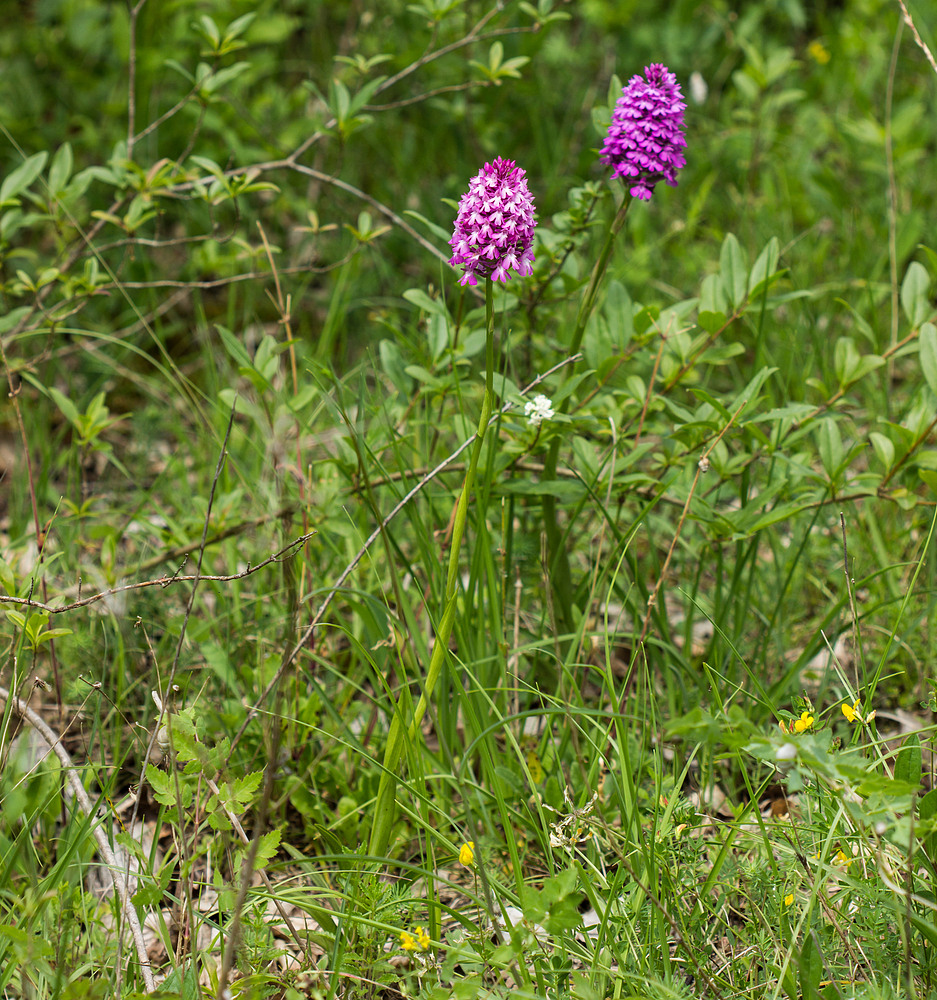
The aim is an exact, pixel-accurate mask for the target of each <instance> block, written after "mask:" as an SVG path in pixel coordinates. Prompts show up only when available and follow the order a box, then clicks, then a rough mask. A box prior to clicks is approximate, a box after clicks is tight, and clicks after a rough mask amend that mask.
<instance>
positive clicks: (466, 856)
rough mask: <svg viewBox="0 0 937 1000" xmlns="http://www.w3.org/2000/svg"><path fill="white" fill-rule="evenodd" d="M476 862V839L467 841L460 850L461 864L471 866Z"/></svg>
mask: <svg viewBox="0 0 937 1000" xmlns="http://www.w3.org/2000/svg"><path fill="white" fill-rule="evenodd" d="M474 863H475V841H474V840H468V841H466V842H465V843H464V844H463V845H462V847H461V849H460V850H459V864H460V865H465V867H466V868H471V867H472V865H473V864H474Z"/></svg>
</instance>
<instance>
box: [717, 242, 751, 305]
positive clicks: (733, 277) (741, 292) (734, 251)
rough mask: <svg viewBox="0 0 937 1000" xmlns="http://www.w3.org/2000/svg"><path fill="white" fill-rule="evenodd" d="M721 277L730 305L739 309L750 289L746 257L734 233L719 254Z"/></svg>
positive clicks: (724, 243)
mask: <svg viewBox="0 0 937 1000" xmlns="http://www.w3.org/2000/svg"><path fill="white" fill-rule="evenodd" d="M719 276H720V278H721V279H722V288H723V290H724V291H725V294H726V298H727V299H728V302H729V305H730V306H732V307H733V308H738V307H739V306H740V305H741V304H742V302H744V301H745V293H746V291H747V289H748V268H747V266H746V263H745V255H744V253H743V251H742V248H741V246H740V245H739V241H738V240H737V239H736V237H735V234H734V233H729V234H728V236H726V238H725V240H724V241H723V243H722V250H721V251H720V252H719Z"/></svg>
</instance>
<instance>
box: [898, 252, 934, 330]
mask: <svg viewBox="0 0 937 1000" xmlns="http://www.w3.org/2000/svg"><path fill="white" fill-rule="evenodd" d="M929 287H930V277H929V276H928V274H927V270H926V269H925V267H924V265H923V264H919V263H918V262H917V261H916V260H913V261H911V263H910V264H909V265H908V270H907V271H906V272H905V276H904V281H903V282H902V283H901V308H902V309H903V310H904V314H905V316H906V317H907V319H908V322H909V323H910V324H911V326H912V327H918V326H920V325H921V324H922V323H923V322H924V320H925V319H927V317H928V316H929V315H930V314H931V311H932V309H931V304H930V302H929V301H928V298H927V289H928V288H929Z"/></svg>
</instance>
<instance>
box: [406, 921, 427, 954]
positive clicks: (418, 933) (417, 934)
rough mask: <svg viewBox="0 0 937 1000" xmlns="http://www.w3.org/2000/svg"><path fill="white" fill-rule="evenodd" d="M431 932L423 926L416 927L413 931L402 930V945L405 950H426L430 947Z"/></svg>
mask: <svg viewBox="0 0 937 1000" xmlns="http://www.w3.org/2000/svg"><path fill="white" fill-rule="evenodd" d="M429 944H430V941H429V934H427V933H426V931H425V930H424V929H423V928H422V927H414V928H413V933H412V934H411V933H410V932H409V931H401V932H400V947H401V948H403V950H404V951H426V949H427V948H428V947H429Z"/></svg>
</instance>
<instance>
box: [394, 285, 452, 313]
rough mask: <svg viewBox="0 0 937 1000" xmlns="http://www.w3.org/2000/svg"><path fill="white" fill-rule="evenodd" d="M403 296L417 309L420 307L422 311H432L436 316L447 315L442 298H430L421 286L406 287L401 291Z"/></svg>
mask: <svg viewBox="0 0 937 1000" xmlns="http://www.w3.org/2000/svg"><path fill="white" fill-rule="evenodd" d="M403 297H404V298H405V299H406V300H407V302H410V303H412V304H413V305H415V306H416V307H417V308H418V309H422V310H423V312H428V313H433V314H434V315H436V316H448V315H449V312H448V310H447V309H446V303H445V302H443V301H442V299H433V298H430V297H429V295H427V294H426V292H424V291H423V289H422V288H408V289H407V290H406V291H405V292H404V293H403Z"/></svg>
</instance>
